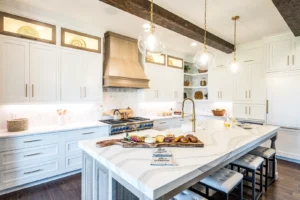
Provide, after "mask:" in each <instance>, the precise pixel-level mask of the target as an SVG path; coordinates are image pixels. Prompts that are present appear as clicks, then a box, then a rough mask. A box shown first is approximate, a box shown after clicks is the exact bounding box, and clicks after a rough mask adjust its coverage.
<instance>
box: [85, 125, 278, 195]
mask: <svg viewBox="0 0 300 200" xmlns="http://www.w3.org/2000/svg"><path fill="white" fill-rule="evenodd" d="M185 126H187V124H185ZM203 126H205V127H204V128H206V129H205V130H203V127H202V128H199V127H197V128H198V130H197V132H196V133H195V134H194V135H195V136H197V137H198V138H199V139H200V140H201V141H203V142H204V144H205V147H204V148H171V151H172V153H173V157H174V159H175V162H176V163H178V166H172V167H170V166H169V167H165V166H151V165H150V161H151V157H152V150H151V149H145V148H139V149H138V148H136V149H134V148H131V149H125V148H122V147H120V146H110V147H105V148H97V147H96V142H97V141H100V140H105V139H113V138H122V137H123V135H116V136H112V137H103V138H99V139H95V140H86V141H81V142H80V143H79V146H80V148H81V149H83V150H84V151H85V152H86V153H88V154H89V155H90V156H92V157H93V158H94V159H96V160H97V161H98V162H99V163H101V164H102V165H103V166H105V167H106V168H107V169H109V170H111V171H112V172H113V173H115V174H117V175H118V176H119V177H121V178H122V179H123V180H125V181H126V182H127V183H129V184H131V186H133V187H134V188H136V189H137V190H139V191H140V192H142V193H143V194H144V195H146V196H147V197H148V198H149V199H156V198H158V197H160V196H162V195H164V194H166V193H167V192H169V191H172V190H173V189H174V188H177V187H179V186H180V185H182V184H183V183H185V182H188V181H189V180H191V179H193V178H194V177H196V176H198V175H201V174H203V173H204V172H205V171H207V170H208V169H211V168H212V167H215V166H217V165H219V164H220V163H222V162H224V161H225V160H226V159H229V158H232V157H233V156H234V155H236V154H238V153H241V152H242V151H244V150H247V149H248V148H250V147H252V146H253V145H257V144H260V143H261V142H263V141H264V140H266V139H267V138H268V137H270V136H272V135H274V134H275V133H276V132H277V130H278V129H279V127H275V126H259V125H254V128H253V129H251V130H244V129H242V128H240V127H235V128H225V127H224V125H223V122H222V121H219V120H207V121H206V123H204V124H203ZM184 131H185V130H184V128H177V129H170V130H168V131H167V132H172V133H174V134H175V135H181V134H182V133H183V132H184ZM157 134H161V132H159V131H155V130H147V131H140V132H138V135H153V136H154V135H157Z"/></svg>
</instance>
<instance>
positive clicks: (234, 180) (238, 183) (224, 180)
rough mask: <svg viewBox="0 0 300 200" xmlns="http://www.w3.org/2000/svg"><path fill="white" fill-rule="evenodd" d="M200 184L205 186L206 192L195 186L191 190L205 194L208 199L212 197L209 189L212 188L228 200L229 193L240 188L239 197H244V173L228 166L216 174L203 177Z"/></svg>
mask: <svg viewBox="0 0 300 200" xmlns="http://www.w3.org/2000/svg"><path fill="white" fill-rule="evenodd" d="M199 184H200V185H203V186H205V193H202V192H201V191H198V190H195V189H193V188H190V190H192V191H194V192H196V193H198V194H200V195H201V196H204V197H205V198H207V199H212V197H211V196H210V195H209V190H210V189H212V190H214V191H216V192H220V193H222V194H224V195H225V199H226V200H228V199H229V194H230V193H231V192H232V191H233V190H234V189H235V188H239V199H240V200H242V199H243V175H242V174H240V173H238V172H236V171H233V170H230V169H226V168H223V169H220V170H219V171H217V172H215V173H214V174H212V175H209V176H208V177H206V178H204V179H202V180H201V181H200V182H199Z"/></svg>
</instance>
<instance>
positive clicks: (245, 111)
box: [245, 106, 247, 115]
mask: <svg viewBox="0 0 300 200" xmlns="http://www.w3.org/2000/svg"><path fill="white" fill-rule="evenodd" d="M245 114H246V115H247V106H245Z"/></svg>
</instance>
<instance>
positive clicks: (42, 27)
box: [0, 12, 56, 44]
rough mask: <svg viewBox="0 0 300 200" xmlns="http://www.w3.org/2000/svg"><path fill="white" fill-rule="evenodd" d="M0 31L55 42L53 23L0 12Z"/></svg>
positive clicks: (10, 34) (9, 34)
mask: <svg viewBox="0 0 300 200" xmlns="http://www.w3.org/2000/svg"><path fill="white" fill-rule="evenodd" d="M0 24H1V26H0V33H1V34H4V35H8V36H14V37H19V38H26V39H30V40H37V41H40V42H45V43H50V44H55V43H56V28H55V26H54V25H51V24H47V23H43V22H39V21H36V20H32V19H28V18H24V17H20V16H16V15H12V14H8V13H4V12H0Z"/></svg>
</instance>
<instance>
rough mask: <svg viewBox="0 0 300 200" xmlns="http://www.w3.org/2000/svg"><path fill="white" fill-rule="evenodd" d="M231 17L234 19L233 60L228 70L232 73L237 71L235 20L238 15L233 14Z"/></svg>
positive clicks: (238, 17)
mask: <svg viewBox="0 0 300 200" xmlns="http://www.w3.org/2000/svg"><path fill="white" fill-rule="evenodd" d="M231 19H232V20H233V21H234V52H233V61H232V62H231V64H230V70H231V72H232V73H237V72H238V70H239V63H238V61H237V60H236V21H237V20H239V19H240V16H234V17H232V18H231Z"/></svg>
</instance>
